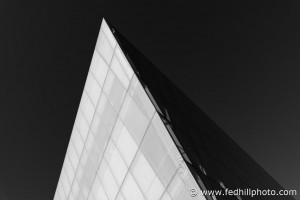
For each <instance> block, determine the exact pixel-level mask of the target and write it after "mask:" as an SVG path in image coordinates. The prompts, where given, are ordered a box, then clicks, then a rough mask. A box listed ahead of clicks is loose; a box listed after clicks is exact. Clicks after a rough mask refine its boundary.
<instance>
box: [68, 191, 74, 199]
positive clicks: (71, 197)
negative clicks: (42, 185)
mask: <svg viewBox="0 0 300 200" xmlns="http://www.w3.org/2000/svg"><path fill="white" fill-rule="evenodd" d="M68 200H75V198H74V196H73V194H72V192H70V194H69V198H68Z"/></svg>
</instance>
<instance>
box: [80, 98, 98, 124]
mask: <svg viewBox="0 0 300 200" xmlns="http://www.w3.org/2000/svg"><path fill="white" fill-rule="evenodd" d="M83 95H86V94H85V93H83ZM83 106H84V107H83ZM81 112H82V113H83V114H84V118H85V119H86V121H87V122H88V125H90V124H91V122H92V120H93V116H94V113H95V107H94V106H93V104H92V102H91V100H90V98H88V97H87V100H86V103H85V105H82V107H81Z"/></svg>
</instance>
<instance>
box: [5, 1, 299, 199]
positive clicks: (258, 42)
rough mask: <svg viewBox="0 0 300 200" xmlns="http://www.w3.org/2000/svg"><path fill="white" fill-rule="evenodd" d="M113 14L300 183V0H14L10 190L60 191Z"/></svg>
mask: <svg viewBox="0 0 300 200" xmlns="http://www.w3.org/2000/svg"><path fill="white" fill-rule="evenodd" d="M103 17H105V18H106V19H107V20H108V21H109V22H110V23H112V24H113V25H114V26H115V27H117V28H118V30H120V31H121V33H123V35H125V36H126V37H127V38H128V39H129V40H130V41H132V42H133V44H135V45H136V46H137V47H138V48H139V49H140V50H141V51H142V52H143V53H144V54H145V55H146V56H147V57H148V58H149V59H150V60H152V61H153V63H154V64H155V65H157V66H158V67H159V68H160V69H161V70H162V71H163V72H164V73H165V74H166V75H167V76H168V77H170V78H171V80H173V81H174V82H175V83H176V85H178V86H179V87H180V88H181V89H182V90H183V91H184V92H185V93H186V94H187V95H188V96H189V97H190V98H192V99H193V101H194V102H195V103H196V104H197V105H199V107H200V108H202V109H203V110H204V111H205V112H206V113H207V114H208V115H209V116H210V117H211V118H212V119H213V120H214V121H215V122H216V123H217V124H219V125H220V126H221V127H222V128H223V129H224V130H225V131H226V132H227V133H228V134H229V135H230V136H231V137H232V138H233V139H234V140H235V141H236V142H237V143H238V144H239V145H241V147H242V148H244V149H245V150H246V151H247V152H248V153H249V154H250V155H251V156H252V157H253V158H254V159H255V160H256V161H257V162H258V163H259V164H260V165H261V166H262V167H263V168H264V169H266V170H267V171H268V172H269V173H270V174H271V175H272V176H273V177H274V178H275V179H276V180H277V181H278V182H279V183H280V184H281V185H282V186H284V187H285V188H287V189H297V190H298V192H300V172H299V169H300V160H299V154H300V147H299V141H300V133H299V131H300V123H299V122H300V87H299V86H300V3H299V1H292V0H285V1H280V0H270V1H265V0H259V1H258V0H257V1H256V0H251V1H243V0H239V1H238V0H236V1H234V0H228V1H226V0H208V1H203V0H198V1H190V0H184V1H182V0H181V1H179V0H170V1H164V2H160V1H156V2H155V1H140V0H128V1H121V0H119V1H117V0H106V1H101V0H97V1H89V2H88V1H82V2H80V1H55V0H54V1H38V0H37V1H21V0H19V1H9V0H2V1H1V2H0V69H1V71H0V159H1V160H0V200H18V199H20V200H42V199H43V200H44V199H45V200H46V199H49V200H51V199H52V198H53V197H54V193H55V189H56V185H57V182H58V178H59V175H60V170H61V167H62V164H63V159H64V156H65V152H66V149H67V145H68V141H69V138H70V134H71V131H72V127H73V123H74V120H75V116H76V112H77V108H78V105H79V101H80V97H81V94H82V91H83V87H84V83H85V79H86V75H87V72H88V68H89V65H90V61H91V58H92V55H93V49H94V47H95V44H96V39H97V35H98V31H99V28H100V24H101V19H102V18H103ZM298 199H299V195H298Z"/></svg>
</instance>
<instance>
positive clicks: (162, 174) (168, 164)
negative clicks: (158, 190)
mask: <svg viewBox="0 0 300 200" xmlns="http://www.w3.org/2000/svg"><path fill="white" fill-rule="evenodd" d="M175 172H176V166H175V164H174V162H173V161H172V160H171V158H170V156H169V155H166V156H165V158H164V159H163V161H162V163H161V165H160V166H159V168H158V171H157V174H158V176H159V178H160V180H161V182H162V183H163V185H164V186H167V185H168V184H169V182H170V180H171V179H172V177H173V175H174V174H175Z"/></svg>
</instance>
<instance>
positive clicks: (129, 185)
mask: <svg viewBox="0 0 300 200" xmlns="http://www.w3.org/2000/svg"><path fill="white" fill-rule="evenodd" d="M122 193H123V195H124V197H125V198H126V199H127V200H143V199H145V198H144V196H143V194H142V192H141V191H140V189H139V187H138V186H137V184H136V182H135V181H134V179H133V177H132V175H131V174H130V173H128V174H127V176H126V179H125V181H124V184H123V187H122Z"/></svg>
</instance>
